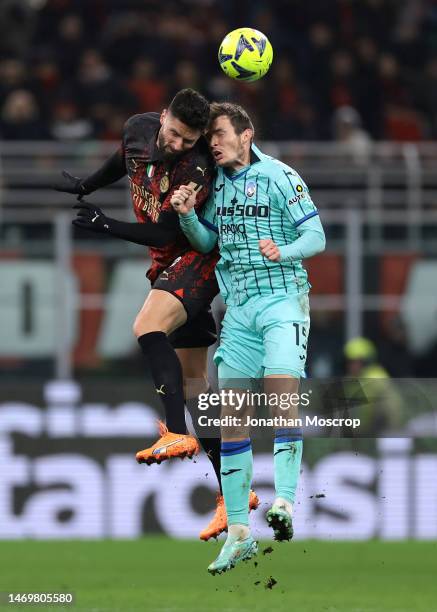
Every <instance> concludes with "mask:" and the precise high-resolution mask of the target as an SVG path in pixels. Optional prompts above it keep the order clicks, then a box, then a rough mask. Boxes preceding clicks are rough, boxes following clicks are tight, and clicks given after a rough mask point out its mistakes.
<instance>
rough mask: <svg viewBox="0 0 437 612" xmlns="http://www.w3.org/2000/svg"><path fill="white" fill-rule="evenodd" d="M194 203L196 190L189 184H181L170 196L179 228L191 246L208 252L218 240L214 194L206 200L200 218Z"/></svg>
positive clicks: (201, 251)
mask: <svg viewBox="0 0 437 612" xmlns="http://www.w3.org/2000/svg"><path fill="white" fill-rule="evenodd" d="M195 203H196V192H195V190H194V189H193V188H192V187H190V186H189V185H181V186H180V187H179V189H177V190H175V191H174V193H173V195H172V198H171V205H172V206H173V208H174V209H175V210H176V212H177V213H178V214H179V223H180V226H181V229H182V231H183V232H184V234H185V236H186V237H187V238H188V240H189V242H190V244H191V246H192V247H193V248H194V249H196V251H199V252H200V253H208V252H209V251H211V250H212V249H213V248H214V246H215V245H216V243H217V240H218V229H217V226H216V225H215V223H214V221H215V208H214V196H213V195H211V196H210V198H209V199H208V200H207V202H206V204H205V206H204V207H203V209H202V216H201V217H200V218H199V217H198V216H197V213H196V211H195V209H194V206H195Z"/></svg>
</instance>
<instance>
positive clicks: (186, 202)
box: [170, 185, 196, 215]
mask: <svg viewBox="0 0 437 612" xmlns="http://www.w3.org/2000/svg"><path fill="white" fill-rule="evenodd" d="M195 203H196V192H195V191H194V189H192V188H191V187H188V185H181V186H180V187H179V188H178V189H176V190H175V191H174V192H173V195H172V197H171V199H170V204H171V205H172V206H173V208H174V209H175V211H176V212H177V213H178V214H180V215H186V214H187V213H189V212H190V210H191V209H192V208H193V207H194V205H195Z"/></svg>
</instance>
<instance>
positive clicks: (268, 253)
mask: <svg viewBox="0 0 437 612" xmlns="http://www.w3.org/2000/svg"><path fill="white" fill-rule="evenodd" d="M258 246H259V250H260V253H261V255H263V256H264V257H266V258H267V259H269V260H270V261H281V253H280V252H279V248H278V246H277V245H276V243H275V242H273V240H271V239H270V238H264V239H263V240H260V241H259V243H258Z"/></svg>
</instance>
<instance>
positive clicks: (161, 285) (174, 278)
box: [152, 249, 219, 348]
mask: <svg viewBox="0 0 437 612" xmlns="http://www.w3.org/2000/svg"><path fill="white" fill-rule="evenodd" d="M218 257H219V256H218V253H217V251H216V250H215V249H214V251H211V252H210V253H206V254H203V253H198V252H197V251H187V252H186V253H184V254H183V255H181V256H180V257H178V258H176V259H175V261H174V262H173V263H172V264H171V266H169V267H168V268H166V269H165V270H163V271H162V272H161V273H160V274H159V276H158V278H157V279H156V281H155V282H154V283H153V285H152V289H159V290H161V291H168V292H169V293H171V294H172V295H174V296H175V297H177V298H178V299H179V300H180V301H181V303H182V305H183V307H184V308H185V310H186V313H187V322H186V323H185V324H184V325H182V326H181V327H179V328H178V329H176V330H175V331H174V332H173V333H172V334H170V335H169V340H170V342H171V343H172V345H173V347H174V348H200V347H205V346H211V345H212V344H214V342H215V341H216V340H217V331H216V326H215V321H214V317H213V316H212V313H211V302H212V300H213V299H214V297H215V296H216V295H217V293H218V291H219V289H218V285H217V280H216V277H215V272H214V270H215V265H216V263H217V260H218Z"/></svg>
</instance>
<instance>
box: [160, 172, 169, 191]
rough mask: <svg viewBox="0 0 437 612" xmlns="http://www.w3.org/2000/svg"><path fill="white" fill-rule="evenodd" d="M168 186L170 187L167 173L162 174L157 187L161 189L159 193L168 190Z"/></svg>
mask: <svg viewBox="0 0 437 612" xmlns="http://www.w3.org/2000/svg"><path fill="white" fill-rule="evenodd" d="M169 187H170V179H169V178H168V175H167V174H164V176H163V177H162V179H161V182H160V183H159V188H160V190H161V193H165V192H166V191H168V188H169Z"/></svg>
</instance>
